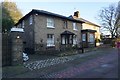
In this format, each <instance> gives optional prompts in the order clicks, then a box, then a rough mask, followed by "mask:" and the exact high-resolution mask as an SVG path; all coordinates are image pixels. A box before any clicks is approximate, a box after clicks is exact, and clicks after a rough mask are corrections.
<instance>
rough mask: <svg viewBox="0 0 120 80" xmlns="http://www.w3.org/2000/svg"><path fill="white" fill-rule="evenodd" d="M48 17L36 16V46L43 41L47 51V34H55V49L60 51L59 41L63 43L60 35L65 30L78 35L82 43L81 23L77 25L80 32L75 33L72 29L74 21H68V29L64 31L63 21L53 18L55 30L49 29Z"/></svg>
mask: <svg viewBox="0 0 120 80" xmlns="http://www.w3.org/2000/svg"><path fill="white" fill-rule="evenodd" d="M48 17H50V16H47V15H34V21H35V28H34V31H35V45H36V46H37V44H41V39H43V43H42V44H43V50H46V49H45V48H46V45H47V44H46V42H47V34H54V36H55V45H57V46H55V49H59V43H57V40H59V41H61V37H60V34H61V33H62V32H64V31H65V30H68V31H71V32H73V33H75V34H76V35H77V39H78V41H81V23H77V26H78V31H74V30H73V27H72V21H68V29H63V24H64V23H63V19H61V18H57V17H52V18H53V19H54V23H55V28H54V29H50V28H47V18H48Z"/></svg>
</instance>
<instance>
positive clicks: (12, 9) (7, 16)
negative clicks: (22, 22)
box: [2, 1, 22, 32]
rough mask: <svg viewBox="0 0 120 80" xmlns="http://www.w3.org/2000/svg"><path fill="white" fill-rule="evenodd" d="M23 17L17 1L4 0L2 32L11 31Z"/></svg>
mask: <svg viewBox="0 0 120 80" xmlns="http://www.w3.org/2000/svg"><path fill="white" fill-rule="evenodd" d="M21 17H22V13H21V12H20V10H19V9H18V8H17V5H16V3H15V2H8V1H4V2H2V32H6V31H7V32H9V30H10V28H11V27H13V26H14V24H15V23H17V21H18V20H19V19H20V18H21Z"/></svg>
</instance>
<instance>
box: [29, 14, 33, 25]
mask: <svg viewBox="0 0 120 80" xmlns="http://www.w3.org/2000/svg"><path fill="white" fill-rule="evenodd" d="M31 24H33V16H32V15H30V18H29V25H31Z"/></svg>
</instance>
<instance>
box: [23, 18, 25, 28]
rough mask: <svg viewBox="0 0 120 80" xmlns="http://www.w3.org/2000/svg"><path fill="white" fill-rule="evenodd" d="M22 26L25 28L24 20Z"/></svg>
mask: <svg viewBox="0 0 120 80" xmlns="http://www.w3.org/2000/svg"><path fill="white" fill-rule="evenodd" d="M22 28H25V21H24V20H23V21H22Z"/></svg>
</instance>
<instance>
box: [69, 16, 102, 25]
mask: <svg viewBox="0 0 120 80" xmlns="http://www.w3.org/2000/svg"><path fill="white" fill-rule="evenodd" d="M69 17H70V18H74V19H76V20H80V21H83V22H85V23H87V24H91V25H94V26H97V27H100V26H99V25H97V24H95V23H92V22H90V21H88V20H86V19H83V18H77V17H76V16H72V15H70V16H69Z"/></svg>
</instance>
